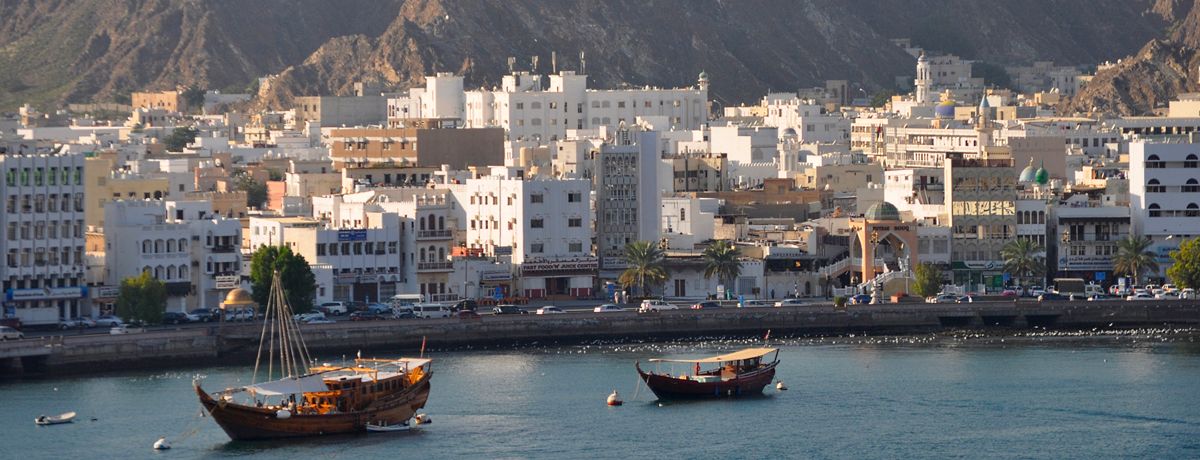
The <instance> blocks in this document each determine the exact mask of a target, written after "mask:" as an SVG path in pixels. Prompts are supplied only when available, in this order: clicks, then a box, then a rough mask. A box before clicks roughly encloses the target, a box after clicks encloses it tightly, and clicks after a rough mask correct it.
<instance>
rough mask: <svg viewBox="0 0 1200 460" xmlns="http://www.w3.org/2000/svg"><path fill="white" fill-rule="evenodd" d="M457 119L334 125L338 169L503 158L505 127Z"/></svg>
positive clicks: (462, 165) (332, 149) (485, 163)
mask: <svg viewBox="0 0 1200 460" xmlns="http://www.w3.org/2000/svg"><path fill="white" fill-rule="evenodd" d="M457 123H458V122H457V120H441V119H437V120H435V119H426V120H409V125H408V126H406V127H396V128H346V129H334V130H332V132H331V133H330V135H329V145H330V155H331V156H332V157H333V160H334V166H335V167H336V168H338V169H341V168H345V167H349V166H358V167H365V166H369V165H395V166H400V165H408V166H440V165H450V167H452V168H456V169H464V168H466V167H468V166H488V165H495V164H502V163H504V131H503V130H501V129H500V128H457V127H456V124H457Z"/></svg>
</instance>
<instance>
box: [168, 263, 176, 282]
mask: <svg viewBox="0 0 1200 460" xmlns="http://www.w3.org/2000/svg"><path fill="white" fill-rule="evenodd" d="M167 279H169V280H173V279H175V266H174V265H167Z"/></svg>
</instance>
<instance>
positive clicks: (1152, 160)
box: [1146, 155, 1167, 169]
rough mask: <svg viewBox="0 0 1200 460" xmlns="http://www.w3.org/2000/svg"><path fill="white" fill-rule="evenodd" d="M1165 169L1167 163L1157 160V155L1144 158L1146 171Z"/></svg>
mask: <svg viewBox="0 0 1200 460" xmlns="http://www.w3.org/2000/svg"><path fill="white" fill-rule="evenodd" d="M1166 167H1167V162H1165V161H1162V160H1160V159H1159V158H1158V155H1150V156H1148V157H1146V169H1162V168H1166Z"/></svg>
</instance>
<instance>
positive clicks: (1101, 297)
mask: <svg viewBox="0 0 1200 460" xmlns="http://www.w3.org/2000/svg"><path fill="white" fill-rule="evenodd" d="M1109 300H1117V298H1116V297H1113V296H1110V295H1108V294H1092V296H1091V297H1088V302H1107V301H1109Z"/></svg>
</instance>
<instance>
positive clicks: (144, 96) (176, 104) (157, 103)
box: [130, 91, 188, 112]
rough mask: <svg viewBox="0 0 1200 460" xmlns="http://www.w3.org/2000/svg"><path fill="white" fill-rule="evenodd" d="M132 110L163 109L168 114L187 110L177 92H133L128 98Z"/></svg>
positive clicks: (185, 103)
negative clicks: (130, 100) (130, 101)
mask: <svg viewBox="0 0 1200 460" xmlns="http://www.w3.org/2000/svg"><path fill="white" fill-rule="evenodd" d="M130 99H132V104H131V105H132V106H133V108H134V109H142V108H145V109H163V110H166V111H168V112H183V111H186V110H187V108H188V107H187V101H185V100H184V99H183V95H182V94H180V93H179V91H159V92H135V93H133V94H132V95H131V96H130Z"/></svg>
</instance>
